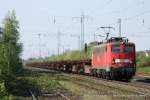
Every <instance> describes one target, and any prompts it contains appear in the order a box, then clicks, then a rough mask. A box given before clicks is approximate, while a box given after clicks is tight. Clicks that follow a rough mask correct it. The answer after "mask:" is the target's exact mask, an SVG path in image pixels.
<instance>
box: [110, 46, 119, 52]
mask: <svg viewBox="0 0 150 100" xmlns="http://www.w3.org/2000/svg"><path fill="white" fill-rule="evenodd" d="M111 50H112V52H120V51H121V48H120V45H112V48H111Z"/></svg>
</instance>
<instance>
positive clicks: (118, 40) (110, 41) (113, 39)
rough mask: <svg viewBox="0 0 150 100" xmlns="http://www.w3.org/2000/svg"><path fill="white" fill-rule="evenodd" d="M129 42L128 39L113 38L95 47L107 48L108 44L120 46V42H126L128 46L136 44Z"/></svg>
mask: <svg viewBox="0 0 150 100" xmlns="http://www.w3.org/2000/svg"><path fill="white" fill-rule="evenodd" d="M128 41H129V40H128V39H127V38H126V37H111V38H110V39H108V40H105V41H103V42H100V43H99V44H98V45H97V46H95V47H101V46H105V45H106V44H119V43H120V42H124V43H127V44H131V45H133V44H134V43H132V42H128Z"/></svg>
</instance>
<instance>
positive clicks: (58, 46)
mask: <svg viewBox="0 0 150 100" xmlns="http://www.w3.org/2000/svg"><path fill="white" fill-rule="evenodd" d="M60 35H61V34H60V32H58V33H57V54H58V55H59V53H60Z"/></svg>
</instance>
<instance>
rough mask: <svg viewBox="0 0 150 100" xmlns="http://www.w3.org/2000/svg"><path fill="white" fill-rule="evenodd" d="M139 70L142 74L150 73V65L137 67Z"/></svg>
mask: <svg viewBox="0 0 150 100" xmlns="http://www.w3.org/2000/svg"><path fill="white" fill-rule="evenodd" d="M137 72H138V73H142V74H147V75H150V66H146V67H137Z"/></svg>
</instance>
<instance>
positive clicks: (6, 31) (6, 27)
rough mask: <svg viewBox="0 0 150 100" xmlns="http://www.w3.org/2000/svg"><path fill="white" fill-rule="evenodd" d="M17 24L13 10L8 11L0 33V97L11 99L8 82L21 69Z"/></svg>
mask: <svg viewBox="0 0 150 100" xmlns="http://www.w3.org/2000/svg"><path fill="white" fill-rule="evenodd" d="M18 29H19V25H18V21H17V20H16V16H15V12H14V11H12V12H9V13H8V14H7V16H6V17H5V19H4V23H3V31H2V32H1V34H0V98H1V99H2V100H9V99H11V94H9V91H8V88H9V83H10V82H11V80H12V79H13V77H15V76H16V75H17V74H18V73H19V71H20V70H21V68H22V67H21V66H22V62H21V59H20V54H21V51H22V45H21V44H20V43H19V42H18V41H19V31H18Z"/></svg>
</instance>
